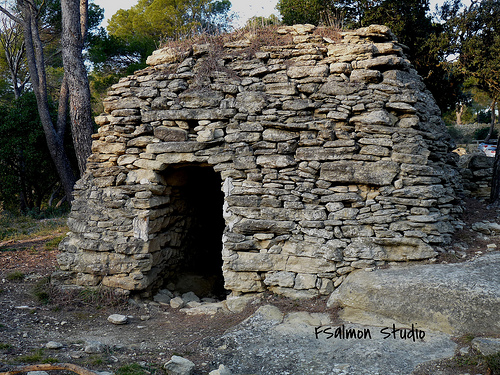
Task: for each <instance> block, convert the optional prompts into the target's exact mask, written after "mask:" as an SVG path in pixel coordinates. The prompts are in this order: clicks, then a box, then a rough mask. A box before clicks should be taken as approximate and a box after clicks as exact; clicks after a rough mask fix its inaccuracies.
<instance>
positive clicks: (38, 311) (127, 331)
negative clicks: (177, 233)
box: [0, 200, 500, 375]
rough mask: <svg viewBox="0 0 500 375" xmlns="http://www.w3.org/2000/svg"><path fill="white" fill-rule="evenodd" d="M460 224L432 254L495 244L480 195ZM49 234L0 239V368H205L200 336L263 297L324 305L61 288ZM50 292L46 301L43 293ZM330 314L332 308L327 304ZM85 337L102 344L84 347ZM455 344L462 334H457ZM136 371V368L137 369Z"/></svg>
mask: <svg viewBox="0 0 500 375" xmlns="http://www.w3.org/2000/svg"><path fill="white" fill-rule="evenodd" d="M463 220H464V222H465V223H466V225H465V226H464V229H463V230H461V231H459V232H458V233H457V234H456V235H455V239H454V241H453V247H451V248H450V249H449V250H454V251H455V254H453V253H447V254H445V255H442V256H440V257H438V261H439V262H459V261H465V260H467V259H470V258H472V257H474V256H476V255H478V254H480V253H481V252H484V251H485V248H486V246H487V245H491V244H495V245H497V246H499V247H500V239H499V238H497V237H494V238H493V237H492V238H488V237H485V236H484V235H480V234H478V233H476V232H474V231H472V230H471V229H470V228H471V224H472V223H473V222H476V221H481V220H489V221H497V215H496V212H495V211H492V210H489V209H488V208H487V207H486V205H485V204H484V203H481V202H478V201H476V200H468V201H467V210H466V214H465V215H464V218H463ZM58 235H60V234H58V233H55V234H54V236H46V237H41V238H32V239H29V240H23V241H6V242H0V373H1V372H2V371H7V370H10V369H12V368H13V367H15V366H20V365H27V364H39V363H53V362H60V363H74V364H78V365H82V366H84V367H86V368H89V369H94V370H99V371H113V372H116V371H117V370H119V369H122V372H121V373H120V372H119V373H120V374H122V375H146V374H151V373H156V372H158V373H162V370H161V368H162V366H163V365H164V364H165V363H166V362H167V361H169V360H170V358H171V356H172V355H180V356H183V357H185V358H187V359H190V360H191V361H193V362H194V363H195V364H196V370H195V374H207V373H208V372H209V371H210V370H212V369H214V368H216V365H217V364H216V363H214V362H212V360H213V357H212V355H211V353H210V352H209V350H207V347H208V346H207V345H204V343H206V342H209V341H211V340H215V339H216V338H218V337H220V336H221V335H222V334H223V333H224V332H225V331H226V330H228V329H229V328H231V327H233V326H235V325H236V324H238V323H240V322H241V321H243V320H244V319H245V318H247V317H248V316H250V315H251V314H252V313H253V312H254V311H255V310H256V309H257V308H258V307H259V306H260V305H262V304H268V303H271V304H274V305H276V306H278V307H279V308H280V309H281V310H282V311H294V310H296V311H303V310H307V311H318V312H324V311H326V307H325V306H326V298H323V299H317V300H314V301H300V302H299V301H290V300H286V299H284V298H280V297H276V296H272V295H263V296H262V299H261V301H260V302H259V303H256V304H253V305H250V306H249V307H247V309H246V310H245V311H244V312H242V313H240V314H233V313H224V312H221V313H217V314H216V315H215V316H213V317H210V316H187V315H186V314H185V313H183V312H180V311H178V310H175V309H172V308H170V307H169V306H164V305H160V304H157V303H154V302H151V301H136V302H133V303H132V302H131V301H129V300H128V299H123V298H119V297H117V296H114V295H112V294H109V293H105V292H102V293H90V292H87V293H86V294H85V293H83V294H82V293H78V292H76V291H74V290H69V291H66V292H63V291H60V290H59V289H57V288H55V287H53V286H51V285H50V284H48V283H47V277H48V276H49V275H50V274H51V273H52V272H53V271H54V270H55V269H56V267H57V262H56V255H57V250H51V251H48V250H46V248H45V243H47V242H48V241H50V240H51V239H52V238H53V237H56V236H58ZM49 297H51V298H52V300H51V301H50V302H48V303H47V298H49ZM115 313H118V314H124V315H127V316H129V323H128V324H126V325H120V326H117V325H113V324H111V323H109V322H108V321H107V317H108V316H109V315H111V314H115ZM329 313H330V314H331V315H332V317H333V318H334V319H336V316H335V311H329ZM49 341H57V342H59V343H61V344H63V347H62V348H61V349H57V350H55V349H46V348H44V347H45V345H46V344H47V343H48V342H49ZM92 341H99V342H101V343H103V344H105V347H102V348H100V349H97V350H95V352H94V353H87V352H85V350H84V349H85V347H86V346H88V344H89V343H90V342H92ZM457 341H458V342H460V343H461V344H460V345H461V346H467V345H468V339H467V338H463V337H462V338H457ZM129 364H139V365H141V366H142V367H140V370H137V369H136V370H134V371H135V372H134V371H132V370H130V371H132V372H126V371H125V372H123V368H124V367H123V366H125V365H129ZM137 371H139V372H137ZM414 374H416V375H425V374H442V375H452V374H453V375H455V374H470V375H474V374H482V375H487V374H494V372H492V371H491V370H490V369H488V366H487V365H486V364H485V362H484V361H483V360H482V359H481V358H480V357H479V356H475V355H471V356H468V357H467V356H466V357H463V356H462V357H457V358H454V359H450V360H446V361H440V362H439V363H433V364H427V365H425V366H422V368H421V369H419V370H417V371H415V373H414Z"/></svg>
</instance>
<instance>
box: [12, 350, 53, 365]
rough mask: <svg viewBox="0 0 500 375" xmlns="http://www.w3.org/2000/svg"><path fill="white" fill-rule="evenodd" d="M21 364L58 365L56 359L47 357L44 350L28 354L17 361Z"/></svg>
mask: <svg viewBox="0 0 500 375" xmlns="http://www.w3.org/2000/svg"><path fill="white" fill-rule="evenodd" d="M16 362H21V363H57V362H59V361H58V360H57V359H56V358H51V357H46V356H45V352H44V350H43V349H37V350H35V351H34V352H33V353H32V354H27V355H24V356H21V357H19V358H17V359H16Z"/></svg>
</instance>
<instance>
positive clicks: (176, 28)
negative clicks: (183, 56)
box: [108, 0, 231, 43]
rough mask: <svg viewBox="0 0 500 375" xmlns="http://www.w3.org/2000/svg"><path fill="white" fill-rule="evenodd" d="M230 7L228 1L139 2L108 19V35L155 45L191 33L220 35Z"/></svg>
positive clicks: (148, 0) (157, 0)
mask: <svg viewBox="0 0 500 375" xmlns="http://www.w3.org/2000/svg"><path fill="white" fill-rule="evenodd" d="M230 7H231V3H230V1H229V0H215V1H214V0H139V2H138V3H137V5H135V6H133V7H132V8H130V9H128V10H123V9H120V10H119V11H118V12H116V14H114V15H113V16H112V17H111V19H110V21H109V24H108V32H109V34H110V35H114V36H116V37H119V38H122V39H125V40H133V39H152V40H154V41H155V43H159V42H160V41H165V40H168V39H171V38H173V39H179V38H182V37H185V36H191V35H192V34H193V33H200V32H209V33H212V32H214V31H222V30H224V29H225V28H226V27H227V24H228V23H227V18H226V16H227V13H228V11H229V9H230Z"/></svg>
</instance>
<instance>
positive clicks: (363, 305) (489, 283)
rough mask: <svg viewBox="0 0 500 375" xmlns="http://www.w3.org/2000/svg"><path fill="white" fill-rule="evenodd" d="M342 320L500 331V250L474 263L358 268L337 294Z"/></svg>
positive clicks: (448, 330) (456, 332)
mask: <svg viewBox="0 0 500 375" xmlns="http://www.w3.org/2000/svg"><path fill="white" fill-rule="evenodd" d="M334 304H338V305H340V306H341V307H342V308H343V309H342V313H341V318H342V319H344V320H346V321H349V322H353V323H360V324H373V325H387V324H392V323H394V322H397V323H398V324H405V325H411V324H416V325H417V327H419V328H420V329H429V330H437V331H440V332H445V333H449V334H454V335H461V334H466V333H469V334H470V333H472V334H482V333H484V334H488V333H492V332H500V252H494V253H490V254H487V255H484V256H482V257H480V258H477V259H475V260H473V261H471V262H466V263H455V264H430V265H418V266H408V267H397V268H391V269H378V270H375V271H373V272H366V271H357V272H354V273H352V274H350V275H349V276H348V277H347V278H346V280H345V281H344V283H343V284H342V285H341V286H340V287H339V288H338V289H337V290H336V291H335V292H333V293H332V295H331V297H330V299H329V301H328V305H329V306H332V305H334Z"/></svg>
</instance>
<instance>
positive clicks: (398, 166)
mask: <svg viewBox="0 0 500 375" xmlns="http://www.w3.org/2000/svg"><path fill="white" fill-rule="evenodd" d="M320 31H321V30H319V29H316V28H314V27H313V26H309V25H297V26H293V27H283V28H281V29H278V30H277V31H276V30H275V31H272V32H270V31H268V32H269V33H271V34H272V33H274V34H272V35H273V38H274V40H276V43H275V45H263V46H260V45H258V44H257V43H256V40H258V39H259V35H250V34H249V35H244V36H242V37H241V38H240V39H235V40H232V41H227V42H226V43H225V45H224V46H223V47H222V46H221V45H220V44H217V43H212V44H210V43H204V44H195V45H193V46H192V47H191V48H187V49H186V50H180V49H176V48H164V49H161V50H158V51H156V52H155V53H154V54H153V55H152V56H151V57H150V58H149V59H148V63H149V64H150V65H151V66H150V67H149V68H147V69H145V70H142V71H139V72H136V73H135V74H134V75H132V76H129V77H126V78H123V79H121V80H120V82H119V83H118V84H116V85H114V86H113V87H112V88H111V91H109V93H108V97H107V98H106V99H105V101H104V108H105V112H106V113H104V114H102V115H101V116H99V117H97V119H96V121H97V123H98V125H100V128H99V131H98V133H97V134H95V135H94V142H93V147H92V150H93V153H92V156H91V157H90V159H89V161H88V166H87V171H86V173H85V175H84V176H83V178H82V179H81V180H80V181H78V183H77V185H76V187H75V200H74V203H73V207H72V211H71V214H70V218H69V221H68V223H69V227H70V230H71V232H70V233H69V235H68V236H67V237H66V238H65V240H64V241H63V242H62V244H61V245H60V249H61V250H62V253H61V255H60V256H59V258H58V261H59V264H60V268H61V272H59V273H58V274H57V275H55V276H57V278H58V279H59V280H65V282H73V283H76V284H79V285H99V284H103V285H106V286H110V287H114V288H121V289H123V290H128V291H147V290H149V289H152V288H156V287H158V286H159V284H160V283H161V282H163V281H164V280H168V279H169V278H171V277H175V275H176V273H177V272H178V267H180V266H181V265H182V264H183V262H185V259H186V258H194V259H195V260H196V258H197V257H198V255H197V254H202V253H203V251H204V247H205V245H204V243H203V240H204V238H205V237H204V236H205V234H203V235H202V233H203V232H200V231H201V229H200V228H202V227H203V225H205V224H206V225H208V223H209V222H211V221H212V220H216V219H217V216H221V217H222V218H223V219H222V220H223V222H222V223H223V225H222V228H221V230H220V233H216V238H219V244H218V246H219V250H218V251H216V252H215V253H212V254H210V255H208V256H207V257H205V255H203V257H202V255H199V257H200V259H203V262H209V260H210V258H211V257H213V258H218V262H219V264H220V266H219V268H220V267H222V270H223V278H224V286H225V288H226V289H227V290H229V291H232V292H233V293H234V294H239V293H250V292H261V291H265V290H270V291H272V292H275V293H278V294H283V295H287V296H292V297H312V296H315V295H318V294H328V293H330V292H332V291H333V290H334V288H335V287H336V286H338V285H339V284H340V283H341V282H342V281H343V279H344V278H345V276H346V275H347V274H348V273H349V272H351V271H352V270H354V269H358V268H366V267H374V266H377V265H382V264H385V263H386V262H392V261H410V260H423V259H428V258H432V257H434V256H436V254H437V252H436V250H439V249H440V246H442V245H444V244H446V243H448V242H449V241H450V238H451V234H452V232H453V230H454V220H455V216H456V214H457V212H459V211H460V207H459V206H457V203H459V200H458V198H457V194H459V193H460V182H459V175H458V173H457V171H456V169H455V162H456V159H455V156H456V155H454V154H452V153H451V152H450V151H451V149H452V146H453V145H452V141H451V139H450V137H449V135H448V133H447V130H446V127H445V125H444V123H443V122H442V120H441V117H440V112H439V109H438V107H437V106H436V104H435V102H434V99H433V98H432V96H431V95H430V93H429V92H428V91H427V90H426V89H425V87H424V85H423V83H422V81H421V79H420V78H419V76H418V75H417V73H416V71H415V70H414V69H413V68H412V67H411V65H410V62H409V61H408V60H407V59H406V57H405V55H404V53H403V46H401V45H400V44H398V43H397V41H396V40H395V38H394V36H393V34H392V33H391V32H390V30H389V29H387V28H386V27H383V26H370V27H368V28H363V29H359V30H356V31H350V32H344V33H342V34H341V38H340V40H334V38H332V37H331V36H330V37H328V36H324V35H321V32H320ZM261 39H262V38H261ZM189 167H193V168H195V169H189ZM196 168H198V169H196ZM207 170H208V171H210V172H211V173H213V174H214V175H215V176H216V177H215V178H213V177H210V178H209V177H202V178H198V179H196V176H200V174H199V172H200V171H207ZM207 176H208V174H207ZM193 179H194V180H193ZM190 180H193V181H195V182H194V183H192V184H191V185H189V183H188V182H189V181H190ZM209 184H215V185H217V187H216V189H215V190H216V191H217V192H219V193H220V194H221V198H220V199H221V200H220V205H221V206H222V207H220V212H219V211H217V209H216V208H217V204H216V205H214V206H213V207H211V208H207V209H205V208H206V206H205V204H206V203H207V202H211V201H213V200H215V201H217V200H216V198H215V195H217V194H215V193H210V194H206V193H204V191H205V190H204V189H205V187H207V188H208V185H209ZM188 185H189V186H190V188H189V189H194V188H198V189H201V190H196V191H197V192H198V193H195V194H194V195H193V194H192V195H189V194H188V193H186V192H185V188H186V187H187V186H188ZM205 185H206V186H205ZM186 189H187V188H186ZM207 191H208V190H207ZM222 194H223V195H222ZM190 197H198V198H201V199H198V200H197V201H196V202H195V203H190V200H192V198H190ZM193 199H194V198H193ZM217 199H218V198H217ZM199 207H202V208H203V210H202V211H203V212H205V214H204V215H205V216H203V215H202V214H200V213H196V210H197V209H198V211H199ZM200 218H201V219H200ZM200 221H201V223H200ZM196 222H197V224H196ZM195 224H196V225H197V226H196V225H195ZM200 224H201V225H200ZM206 235H208V234H206ZM217 236H218V237H217ZM200 237H201V241H200ZM196 240H198V241H197V242H196ZM195 242H196V247H197V248H194V245H192V244H193V243H195ZM190 244H191V245H190ZM198 251H200V253H198ZM191 264H194V263H191Z"/></svg>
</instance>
